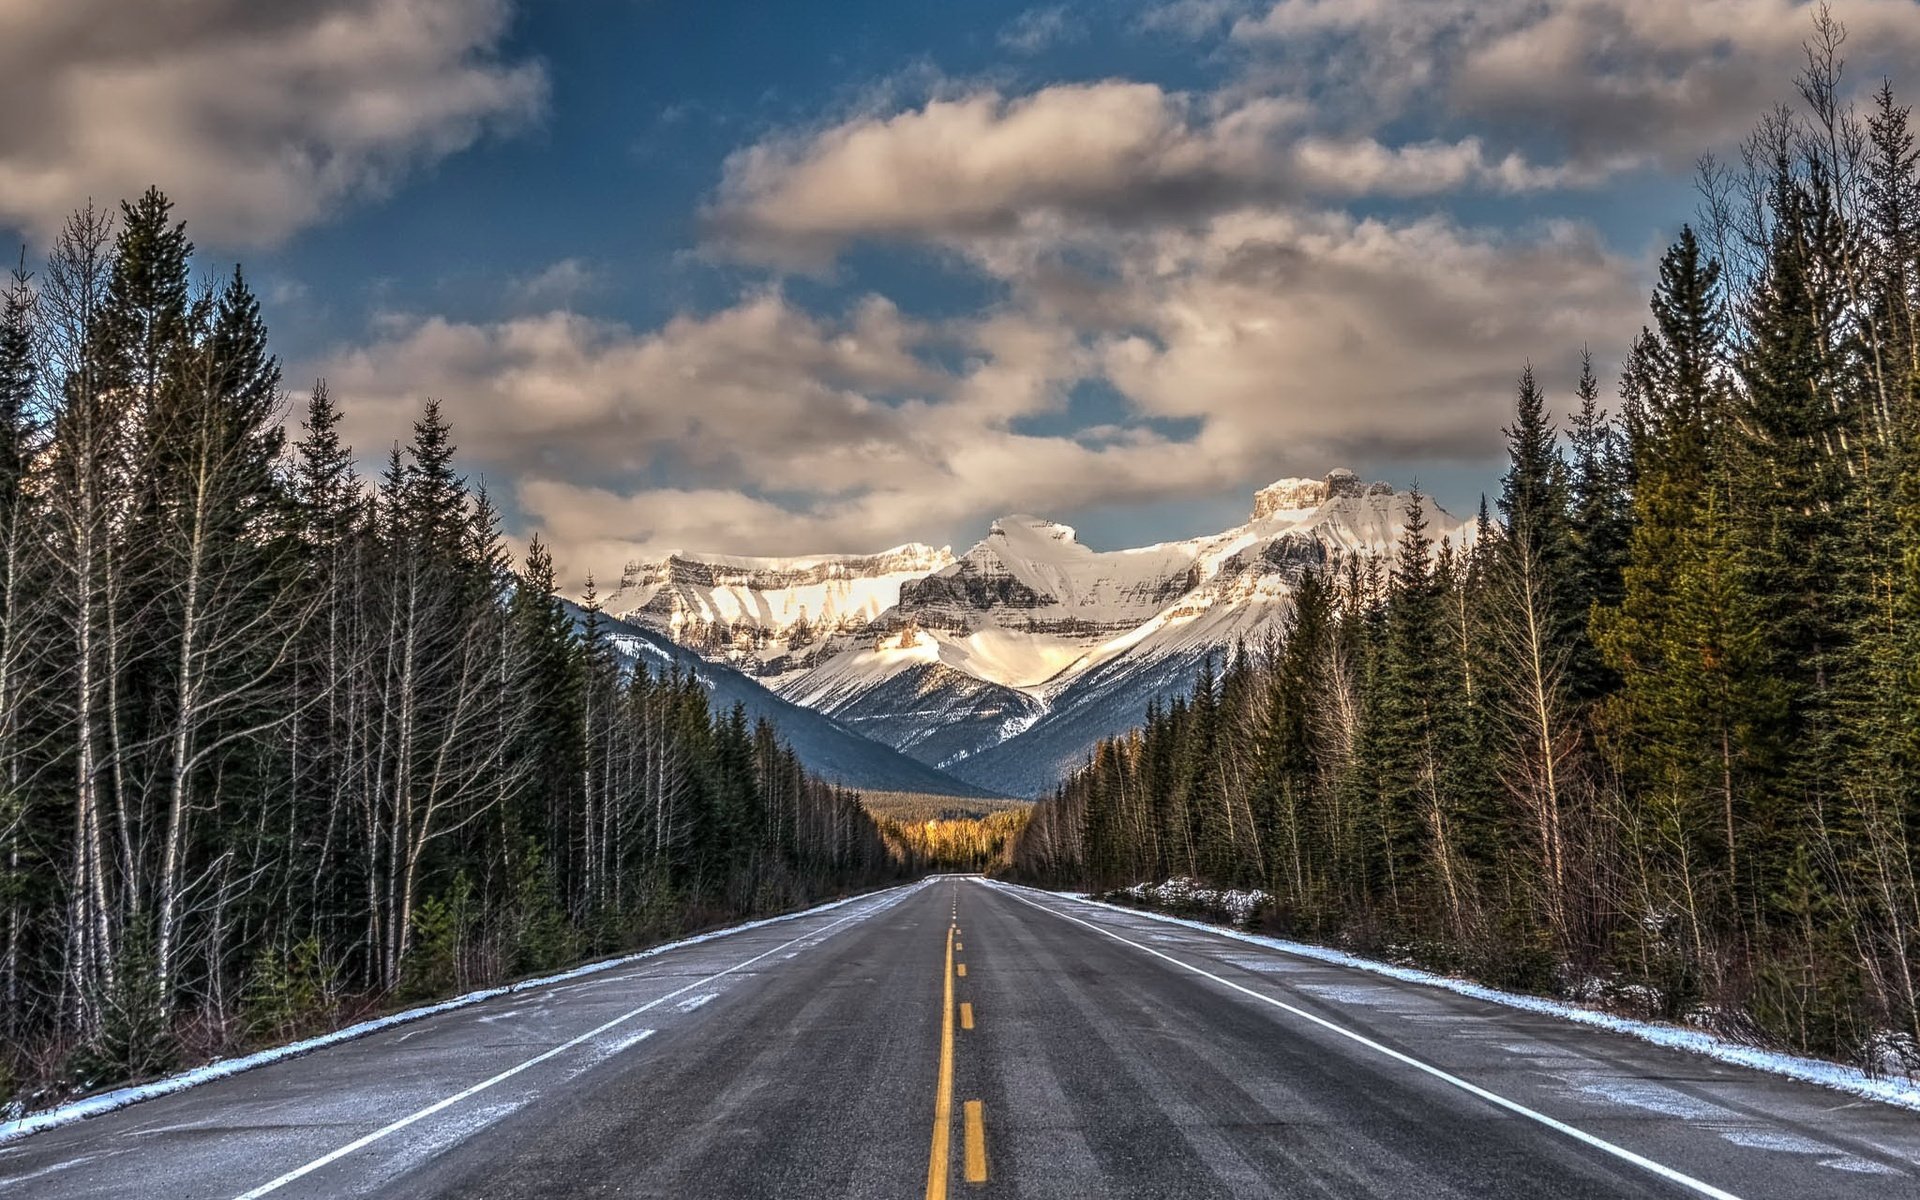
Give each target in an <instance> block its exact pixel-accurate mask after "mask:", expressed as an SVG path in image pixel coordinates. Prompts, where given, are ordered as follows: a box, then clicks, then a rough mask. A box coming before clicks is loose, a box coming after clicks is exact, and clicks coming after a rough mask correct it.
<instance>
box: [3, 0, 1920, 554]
mask: <svg viewBox="0 0 1920 1200" xmlns="http://www.w3.org/2000/svg"><path fill="white" fill-rule="evenodd" d="M1833 10H1834V13H1835V15H1836V16H1838V17H1839V18H1840V19H1841V20H1842V21H1843V22H1845V24H1846V25H1847V27H1848V30H1849V37H1848V40H1847V43H1846V45H1845V47H1844V53H1845V56H1846V59H1847V75H1846V79H1847V81H1848V88H1849V91H1850V93H1852V94H1856V95H1864V93H1865V91H1866V90H1868V89H1870V88H1872V87H1874V86H1877V85H1878V83H1879V82H1880V80H1881V78H1882V77H1883V76H1890V77H1891V78H1892V79H1893V81H1894V83H1895V86H1896V87H1897V88H1901V89H1902V90H1903V91H1904V92H1905V94H1906V95H1907V96H1908V97H1909V98H1911V96H1912V95H1913V93H1914V92H1915V91H1916V90H1920V87H1915V86H1912V85H1915V84H1920V81H1916V80H1914V79H1913V78H1912V77H1913V75H1914V73H1915V67H1914V65H1913V64H1916V63H1920V3H1916V0H1836V2H1835V3H1834V5H1833ZM1812 13H1813V9H1812V7H1811V6H1810V5H1808V4H1803V3H1794V2H1792V0H1689V2H1688V3H1684V4H1683V3H1676V2H1675V0H1419V2H1417V3H1404V2H1399V0H1277V2H1276V0H1067V2H1064V3H1058V4H1039V5H1035V4H1032V3H1023V2H1013V3H1001V2H995V0H971V2H969V3H966V4H954V3H951V2H950V0H938V2H937V0H883V2H869V0H835V2H834V3H832V4H802V3H794V2H789V3H785V4H775V3H744V2H740V0H702V2H700V3H697V4H678V3H668V2H665V0H545V2H543V3H532V2H530V0H169V2H168V3H158V4H132V3H126V2H124V0H120V2H116V0H66V2H64V3H62V4H58V5H54V4H46V3H43V2H41V0H0V232H4V233H6V234H7V235H8V236H9V237H10V238H11V240H12V241H14V242H17V243H21V244H24V245H25V246H26V248H27V254H28V256H29V259H30V260H31V258H32V257H33V256H35V255H36V254H38V253H40V252H41V251H43V250H44V247H45V245H46V244H47V242H48V240H49V239H50V237H51V236H52V234H53V233H54V232H55V231H56V230H57V229H58V227H59V225H60V222H61V221H62V220H63V219H64V218H65V216H66V214H68V213H69V212H71V211H72V210H73V208H75V207H76V206H77V205H80V204H82V203H85V202H86V201H87V200H88V199H89V198H91V199H93V200H95V201H99V202H103V203H111V202H113V201H117V200H118V199H120V198H122V197H128V196H132V195H135V194H137V193H138V192H139V191H140V190H142V189H143V188H144V187H145V186H146V185H148V184H149V183H155V184H158V185H159V186H160V187H161V188H162V189H163V190H165V191H166V192H167V193H168V194H169V195H170V196H172V197H173V198H174V200H175V202H176V205H177V207H176V212H177V214H178V215H179V216H181V217H183V218H184V219H185V220H186V221H187V222H188V227H189V233H190V234H191V236H192V237H193V238H194V240H195V242H196V244H197V246H198V248H199V254H198V259H197V261H198V263H199V265H200V266H201V267H202V268H203V269H205V270H206V271H208V272H213V271H218V270H224V269H226V268H227V267H229V266H230V265H231V264H232V263H235V262H241V263H244V264H245V267H246V270H247V273H248V276H249V278H250V279H251V280H252V282H253V283H254V285H255V287H256V288H257V290H259V291H260V293H261V295H262V298H263V303H264V306H265V309H266V313H267V317H268V320H269V323H270V326H271V329H272V332H273V337H274V344H275V348H276V350H277V351H278V353H279V354H280V355H281V356H282V358H283V359H284V361H285V363H286V369H287V384H288V387H289V389H290V392H291V395H290V401H291V403H292V405H293V408H294V419H295V420H296V421H297V419H298V409H299V406H300V405H301V404H302V403H303V402H304V393H305V391H306V390H307V389H309V388H310V387H311V383H312V381H313V380H314V379H316V378H320V377H324V378H326V379H327V380H328V382H329V386H330V389H331V391H332V394H333V395H334V397H335V398H336V399H337V400H339V401H340V402H341V404H342V406H343V407H344V408H345V410H346V414H347V430H348V433H349V435H350V437H351V439H352V441H353V444H354V445H355V447H356V448H357V450H358V451H359V452H360V454H361V455H362V456H363V458H364V459H365V461H367V462H368V463H369V464H378V463H379V462H381V461H383V460H384V458H385V456H386V454H387V452H388V449H389V448H390V447H391V445H392V444H393V442H394V441H395V440H396V439H399V440H404V439H405V438H406V437H407V436H408V433H409V430H410V424H411V422H412V421H413V420H414V419H415V417H417V415H418V413H419V411H420V407H421V404H422V403H423V402H424V400H425V399H426V398H428V397H432V398H436V399H438V400H439V401H440V402H441V404H442V407H443V410H444V411H445V413H446V414H447V415H448V416H449V418H450V419H451V421H452V423H453V426H454V433H455V440H456V442H458V443H459V445H460V446H461V457H462V460H463V462H464V464H465V466H466V469H467V470H468V471H469V472H470V473H471V475H472V477H473V478H474V479H475V480H477V481H484V483H485V484H486V486H487V488H488V491H489V493H490V495H492V496H493V497H494V498H495V499H496V501H498V502H499V503H500V504H501V505H502V506H503V508H504V509H505V512H506V514H507V518H508V523H509V527H510V532H511V533H512V534H513V535H514V536H515V538H516V539H524V538H525V537H526V536H527V535H529V534H531V533H534V532H539V533H541V534H542V535H543V536H544V537H545V538H546V540H548V541H549V542H550V543H551V544H552V545H553V547H554V550H555V556H556V559H557V562H558V565H559V567H560V569H561V572H562V576H563V578H564V579H567V580H569V581H574V582H577V581H578V580H579V579H580V578H582V577H584V576H585V575H586V574H587V573H593V574H595V575H597V576H599V577H600V578H602V579H611V578H613V577H615V576H617V574H618V572H619V571H620V568H621V566H622V565H623V564H624V563H625V562H627V561H629V560H631V559H634V558H637V557H650V556H654V555H658V554H660V553H663V552H665V551H667V550H670V549H676V548H677V549H687V550H709V551H722V552H730V553H741V554H797V553H804V552H827V551H871V550H877V549H880V548H883V547H888V546H892V545H896V544H900V543H903V542H908V541H922V542H928V543H931V544H934V545H941V544H952V545H954V546H955V547H956V549H959V548H964V547H965V546H967V545H969V544H971V543H972V542H973V541H975V540H977V539H978V538H979V537H981V536H982V535H983V534H984V533H985V531H986V528H987V523H988V522H989V521H990V520H991V519H992V518H993V517H995V516H998V515H1002V514H1006V513H1011V512H1030V513H1036V514H1040V515H1044V516H1048V517H1052V518H1055V519H1058V520H1062V521H1066V522H1068V523H1070V524H1073V525H1075V526H1076V527H1077V528H1079V530H1080V532H1081V537H1082V540H1084V541H1086V542H1088V543H1089V544H1092V545H1095V546H1099V547H1102V548H1112V547H1119V546H1126V545H1140V544H1143V543H1147V542H1151V541H1155V540H1161V539H1167V538H1176V537H1182V536H1187V535H1192V534H1196V533H1201V532H1210V531H1214V530H1218V529H1221V528H1225V527H1228V526H1230V525H1233V524H1237V523H1238V522H1240V521H1242V520H1244V519H1245V518H1246V512H1247V509H1248V507H1249V504H1250V496H1251V493H1252V492H1253V490H1254V489H1255V488H1257V487H1259V486H1261V485H1262V484H1265V483H1267V482H1270V481H1272V480H1274V479H1276V478H1280V477H1284V476H1294V475H1298V476H1319V475H1321V474H1324V473H1325V472H1326V471H1327V470H1328V469H1329V468H1331V467H1335V466H1347V467H1351V468H1353V469H1354V470H1356V471H1358V472H1359V473H1360V474H1361V475H1363V476H1366V477H1370V478H1384V479H1390V480H1393V481H1394V482H1396V483H1398V484H1402V485H1406V484H1409V483H1412V482H1415V481H1417V482H1419V483H1420V485H1421V486H1422V487H1423V488H1425V489H1426V490H1428V491H1429V492H1430V493H1431V494H1433V495H1434V496H1435V497H1436V498H1437V499H1438V500H1439V501H1440V502H1441V503H1442V504H1443V505H1445V506H1446V507H1448V508H1450V509H1452V510H1453V511H1455V512H1456V513H1460V514H1461V515H1465V514H1467V513H1470V512H1471V510H1472V508H1473V507H1474V506H1475V505H1476V504H1477V503H1478V501H1479V497H1480V495H1481V493H1482V492H1483V491H1487V490H1490V489H1492V488H1494V487H1496V486H1497V480H1498V477H1499V472H1500V465H1501V445H1502V442H1501V426H1502V424H1503V422H1504V421H1505V419H1506V416H1507V413H1508V412H1509V409H1510V405H1511V397H1512V393H1513V386H1514V380H1515V377H1516V376H1517V374H1518V372H1519V371H1520V369H1521V367H1522V366H1523V365H1524V364H1527V363H1531V364H1533V365H1534V367H1535V368H1536V370H1537V371H1538V372H1539V373H1540V375H1541V377H1542V380H1543V383H1544V384H1545V385H1546V387H1547V389H1548V393H1549V397H1550V402H1551V403H1552V404H1554V405H1555V406H1556V407H1557V408H1558V409H1560V410H1561V411H1564V409H1565V408H1566V406H1567V404H1568V397H1569V393H1570V391H1571V387H1572V384H1573V381H1574V376H1575V372H1576V370H1577V363H1578V359H1579V355H1580V353H1581V351H1582V348H1583V347H1586V348H1590V349H1591V351H1592V353H1593V355H1594V359H1595V362H1596V365H1597V367H1598V369H1599V371H1600V372H1601V374H1602V377H1603V380H1605V381H1606V386H1607V387H1608V390H1609V391H1610V390H1611V379H1612V376H1613V374H1614V371H1615V369H1616V368H1617V366H1618V364H1619V362H1620V360H1621V359H1622V358H1623V357H1624V354H1625V352H1626V349H1627V347H1628V345H1629V343H1630V339H1631V337H1632V335H1633V334H1634V332H1635V331H1636V330H1637V329H1638V328H1639V326H1640V325H1641V324H1642V323H1643V322H1644V320H1645V316H1644V314H1645V311H1646V293H1647V289H1648V286H1649V284H1650V282H1651V278H1652V271H1653V265H1654V263H1655V261H1656V260H1657V257H1658V254H1659V252H1660V250H1661V249H1662V248H1663V247H1664V246H1665V245H1666V244H1667V243H1668V242H1669V241H1670V240H1671V238H1672V237H1673V236H1674V235H1675V234H1676V233H1677V231H1678V229H1679V227H1680V225H1681V223H1682V222H1684V221H1686V220H1688V219H1690V218H1691V217H1693V216H1694V214H1695V212H1696V209H1697V196H1696V193H1695V190H1694V176H1695V169H1696V164H1697V161H1698V159H1699V157H1700V156H1701V155H1702V154H1703V153H1709V152H1710V153H1713V154H1715V155H1717V156H1719V157H1720V158H1721V159H1722V160H1723V161H1728V162H1737V160H1738V148H1739V144H1740V141H1741V139H1742V137H1743V136H1744V135H1745V133H1746V132H1747V131H1748V130H1749V129H1751V127H1752V126H1753V124H1754V123H1755V121H1756V120H1757V119H1758V118H1759V117H1761V116H1762V115H1763V114H1764V112H1765V111H1766V110H1767V109H1768V108H1769V107H1770V106H1772V105H1775V104H1779V103H1787V102H1792V101H1793V100H1794V91H1793V78H1794V75H1795V72H1796V71H1797V70H1798V69H1799V67H1800V66H1801V64H1802V62H1803V61H1804V58H1803V54H1804V52H1803V49H1802V44H1803V42H1804V41H1805V40H1806V39H1807V38H1808V36H1809V35H1810V33H1811V30H1812V22H1813V17H1812Z"/></svg>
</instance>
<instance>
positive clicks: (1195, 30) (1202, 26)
mask: <svg viewBox="0 0 1920 1200" xmlns="http://www.w3.org/2000/svg"><path fill="white" fill-rule="evenodd" d="M1254 7H1255V5H1254V3H1253V0H1172V3H1169V4H1160V5H1156V6H1154V7H1152V8H1149V9H1147V10H1146V12H1144V13H1142V14H1141V15H1140V19H1139V22H1138V24H1139V27H1140V28H1141V29H1142V30H1145V31H1146V32H1148V33H1171V34H1176V35H1178V36H1180V37H1184V38H1187V39H1189V40H1192V41H1198V40H1200V39H1201V38H1204V37H1206V36H1208V35H1210V34H1212V33H1214V32H1215V31H1217V30H1219V29H1220V27H1221V26H1223V25H1227V24H1229V23H1231V22H1233V21H1235V20H1237V19H1238V18H1240V17H1244V16H1246V15H1248V14H1249V13H1250V12H1252V11H1253V10H1254Z"/></svg>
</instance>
